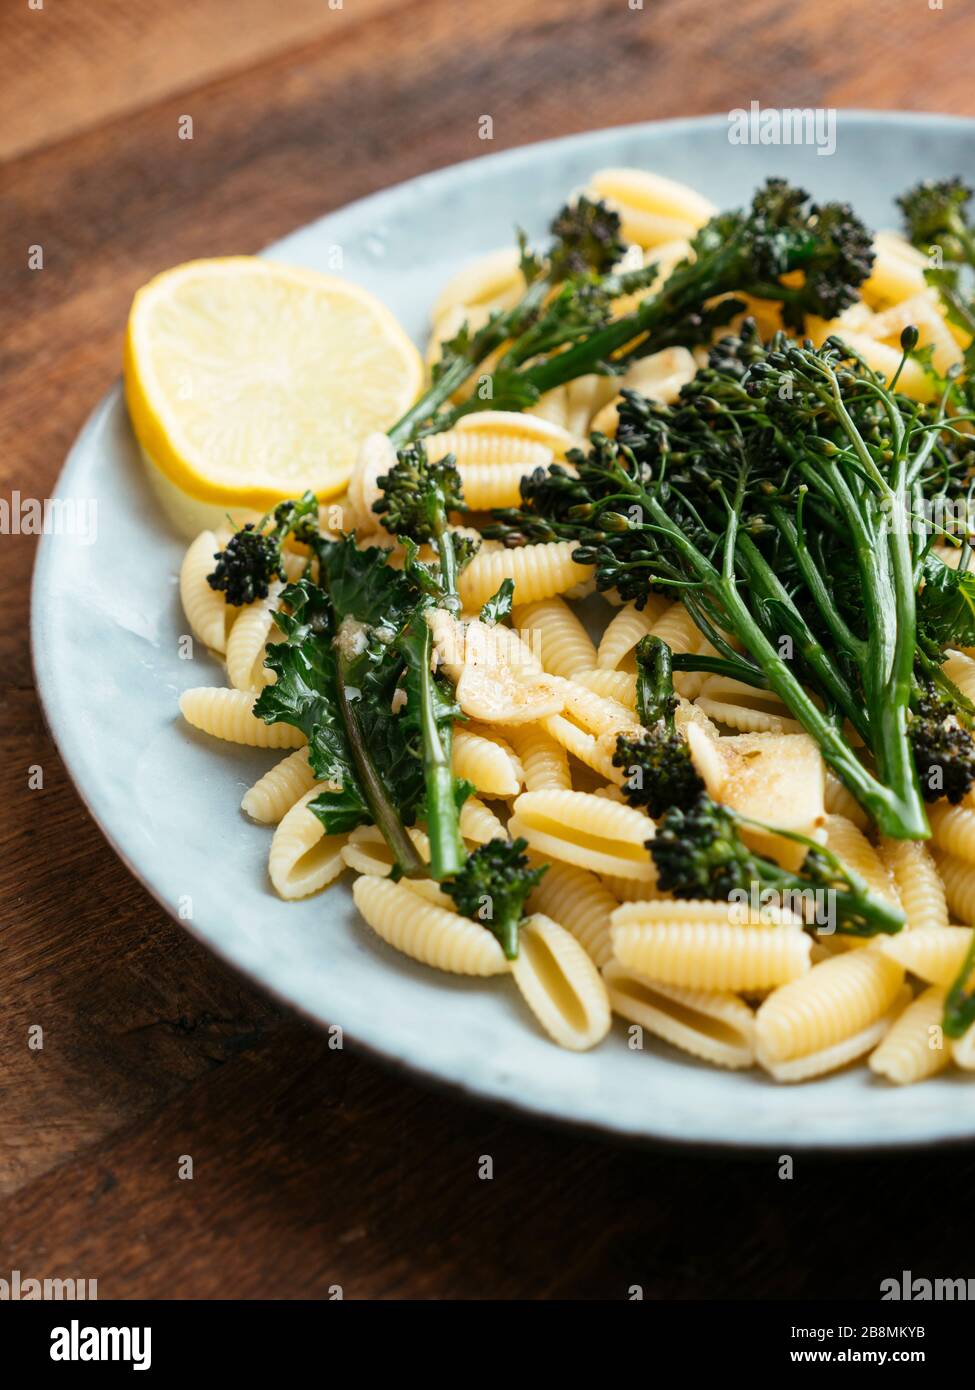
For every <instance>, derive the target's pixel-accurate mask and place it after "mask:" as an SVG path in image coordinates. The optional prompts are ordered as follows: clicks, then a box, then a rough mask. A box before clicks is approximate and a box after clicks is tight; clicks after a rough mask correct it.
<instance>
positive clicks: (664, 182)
mask: <svg viewBox="0 0 975 1390" xmlns="http://www.w3.org/2000/svg"><path fill="white" fill-rule="evenodd" d="M590 186H591V187H592V189H593V190H594V191H595V193H596V194H598V196H599V197H600V198H602V199H604V200H605V201H606V202H609V203H610V204H611V205H613V206H615V207H616V209H617V211H618V212H619V214H620V217H621V219H622V222H623V235H624V237H625V238H626V239H627V241H635V242H637V243H638V245H640V246H657V245H659V244H660V243H661V242H667V241H673V240H674V239H675V238H677V237H688V238H689V237H692V236H693V235H694V233H695V232H696V231H697V229H698V227H702V226H703V225H704V223H705V222H706V221H707V220H708V218H710V217H712V216H713V215H714V212H715V210H716V209H715V208H714V207H713V206H712V205H711V204H710V203H709V202H708V201H707V199H706V198H702V197H701V195H700V194H699V193H696V192H695V191H694V189H692V188H688V187H687V186H686V185H684V184H681V183H677V182H675V181H674V180H673V179H667V178H664V177H663V175H661V174H652V173H648V172H647V171H646V170H643V169H600V170H598V171H597V172H596V173H595V174H593V176H592V178H591V179H590Z"/></svg>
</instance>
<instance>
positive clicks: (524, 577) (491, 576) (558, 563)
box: [457, 541, 593, 612]
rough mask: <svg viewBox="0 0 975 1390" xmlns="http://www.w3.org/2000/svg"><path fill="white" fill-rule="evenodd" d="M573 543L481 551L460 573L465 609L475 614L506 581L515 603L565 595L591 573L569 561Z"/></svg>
mask: <svg viewBox="0 0 975 1390" xmlns="http://www.w3.org/2000/svg"><path fill="white" fill-rule="evenodd" d="M576 549H577V546H576V544H575V542H574V541H555V542H552V543H549V544H539V545H523V546H520V547H517V548H516V549H513V550H493V551H486V550H485V549H484V548H483V547H482V548H481V549H480V550H479V551H478V553H477V554H476V555H475V556H474V558H473V560H471V562H470V564H469V565H467V567H466V568H465V569H464V570H463V572H462V573H461V576H460V580H459V583H458V586H457V587H458V592H459V593H460V597H461V602H462V603H463V605H464V608H465V609H467V610H468V611H470V612H474V611H475V610H478V609H480V608H481V606H482V605H483V604H484V603H486V602H487V600H488V599H489V598H490V597H491V595H492V594H494V593H496V592H497V591H498V589H499V588H500V587H501V584H502V582H503V581H504V580H505V579H511V580H513V581H514V586H515V601H516V602H517V603H534V602H535V601H536V600H537V599H542V598H551V597H552V595H553V594H564V593H565V591H566V590H567V589H571V588H572V586H573V585H574V584H581V583H582V582H583V581H584V580H586V579H588V578H589V577H590V576H591V575H592V573H593V567H592V565H577V564H576V562H575V561H574V560H573V558H572V554H573V551H575V550H576Z"/></svg>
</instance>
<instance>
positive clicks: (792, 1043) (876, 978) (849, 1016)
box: [755, 949, 904, 1065]
mask: <svg viewBox="0 0 975 1390" xmlns="http://www.w3.org/2000/svg"><path fill="white" fill-rule="evenodd" d="M903 979H904V972H903V969H902V967H901V966H900V965H899V964H898V963H897V962H896V961H895V960H892V959H891V957H890V956H887V955H885V954H884V953H883V952H881V951H875V950H873V949H867V950H865V951H851V952H849V953H847V954H846V955H842V956H835V957H833V958H832V959H830V960H825V961H823V962H822V963H821V964H819V965H814V966H813V967H812V969H811V970H810V971H809V973H808V975H806V976H805V977H804V978H802V979H795V980H792V981H790V982H789V983H787V984H783V985H782V986H781V988H779V989H777V990H775V991H774V993H772V994H771V995H769V997H768V999H766V1000H765V1001H764V1003H763V1004H762V1005H761V1006H760V1008H759V1010H758V1013H757V1015H756V1019H755V1028H756V1039H757V1048H758V1058H759V1061H761V1062H763V1063H765V1062H770V1063H779V1062H788V1061H792V1060H794V1059H796V1058H800V1057H807V1056H809V1055H811V1054H813V1053H817V1052H821V1051H824V1050H825V1049H828V1048H831V1047H833V1046H835V1045H836V1044H839V1043H842V1042H845V1041H847V1040H848V1039H850V1038H852V1037H854V1036H857V1035H859V1034H860V1033H861V1032H862V1031H863V1030H864V1029H867V1028H869V1027H871V1026H872V1025H874V1024H876V1023H877V1022H878V1021H879V1020H880V1019H882V1018H883V1017H884V1016H885V1015H886V1014H887V1013H888V1011H889V1010H890V1009H891V1007H892V1006H893V1004H894V1002H895V1000H896V999H897V996H898V993H899V991H900V988H901V985H902V983H903ZM840 1065H842V1063H840Z"/></svg>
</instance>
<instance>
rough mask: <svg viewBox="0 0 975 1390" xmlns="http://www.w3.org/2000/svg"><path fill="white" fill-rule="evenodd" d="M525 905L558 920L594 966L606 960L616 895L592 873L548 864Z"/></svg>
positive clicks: (568, 865) (609, 946) (603, 964)
mask: <svg viewBox="0 0 975 1390" xmlns="http://www.w3.org/2000/svg"><path fill="white" fill-rule="evenodd" d="M528 905H529V907H530V908H531V909H532V911H534V912H544V913H545V915H546V916H547V917H552V918H554V919H555V921H557V922H560V923H561V924H562V926H564V927H565V929H566V931H569V932H571V933H572V935H573V936H574V937H575V939H576V940H577V941H578V943H579V945H580V946H581V947H582V949H583V950H584V951H585V952H586V954H587V955H588V956H590V957H591V958H592V960H593V961H594V962H595V964H596V965H597V966H599V967H600V968H602V967H603V966H605V965H606V964H607V963H608V961H609V960H610V958H611V956H612V953H613V948H612V944H611V942H610V937H609V926H610V916H611V914H612V913H613V911H614V910H615V908H616V898H615V897H614V896H613V894H612V893H611V892H610V890H609V889H608V888H607V887H605V886H604V885H603V884H602V883H600V881H599V879H598V878H597V877H596V875H595V874H593V873H590V872H589V871H588V869H580V868H578V867H577V866H576V865H574V864H559V863H554V864H550V865H549V866H548V869H547V871H546V873H545V874H544V875H543V877H542V881H541V882H540V883H539V884H538V886H537V887H536V888H535V889H533V891H532V895H531V897H530V899H529V904H528Z"/></svg>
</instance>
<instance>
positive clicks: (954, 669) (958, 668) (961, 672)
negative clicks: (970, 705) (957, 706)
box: [942, 651, 975, 700]
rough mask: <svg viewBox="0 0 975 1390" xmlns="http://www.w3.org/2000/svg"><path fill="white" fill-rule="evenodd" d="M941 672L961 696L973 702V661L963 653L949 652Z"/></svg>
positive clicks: (974, 683) (974, 673)
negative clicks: (965, 696)
mask: <svg viewBox="0 0 975 1390" xmlns="http://www.w3.org/2000/svg"><path fill="white" fill-rule="evenodd" d="M942 670H943V671H944V673H945V675H946V676H947V677H948V679H949V680H950V681H953V682H954V684H955V685H957V687H958V689H959V690H960V691H961V693H962V694H963V695H967V696H968V698H969V700H975V660H973V659H972V658H971V657H970V656H965V654H964V653H963V652H956V651H949V652H948V659H947V661H945V663H944V666H943V667H942Z"/></svg>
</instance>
